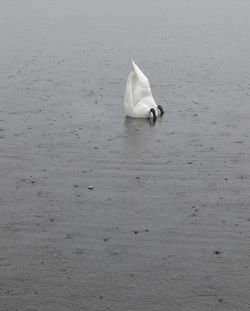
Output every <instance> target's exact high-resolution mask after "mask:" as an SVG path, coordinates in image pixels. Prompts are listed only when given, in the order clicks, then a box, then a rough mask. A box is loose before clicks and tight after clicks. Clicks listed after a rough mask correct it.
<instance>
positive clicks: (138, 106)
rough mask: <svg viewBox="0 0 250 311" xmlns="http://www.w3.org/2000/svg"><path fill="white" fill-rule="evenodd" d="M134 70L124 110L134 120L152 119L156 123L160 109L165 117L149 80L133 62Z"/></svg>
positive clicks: (131, 74)
mask: <svg viewBox="0 0 250 311" xmlns="http://www.w3.org/2000/svg"><path fill="white" fill-rule="evenodd" d="M132 65H133V70H132V71H131V73H130V74H129V76H128V81H127V85H126V91H125V99H124V108H125V114H126V115H127V116H129V117H132V118H150V117H151V114H152V116H153V122H155V121H156V119H157V115H158V109H159V110H160V114H161V115H163V113H164V111H163V109H162V107H161V106H160V105H158V106H157V105H156V103H155V100H154V98H153V95H152V92H151V88H150V84H149V81H148V78H147V77H146V76H145V74H144V73H143V72H142V71H141V69H140V68H139V67H138V66H137V65H136V64H135V62H134V61H132Z"/></svg>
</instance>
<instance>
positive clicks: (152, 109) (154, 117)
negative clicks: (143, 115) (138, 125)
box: [150, 108, 157, 123]
mask: <svg viewBox="0 0 250 311" xmlns="http://www.w3.org/2000/svg"><path fill="white" fill-rule="evenodd" d="M151 114H152V115H153V123H155V122H156V120H157V116H156V113H155V110H154V108H151V109H150V117H151Z"/></svg>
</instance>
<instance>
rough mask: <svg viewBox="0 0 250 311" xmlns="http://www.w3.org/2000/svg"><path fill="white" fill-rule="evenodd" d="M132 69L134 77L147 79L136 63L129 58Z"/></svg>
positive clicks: (139, 79) (141, 79)
mask: <svg viewBox="0 0 250 311" xmlns="http://www.w3.org/2000/svg"><path fill="white" fill-rule="evenodd" d="M131 63H132V66H133V71H134V73H135V77H136V78H137V79H138V81H142V82H143V81H147V80H148V78H147V77H146V76H145V74H144V73H143V72H142V71H141V69H140V68H139V67H138V66H137V65H136V63H135V62H134V61H133V60H131Z"/></svg>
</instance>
